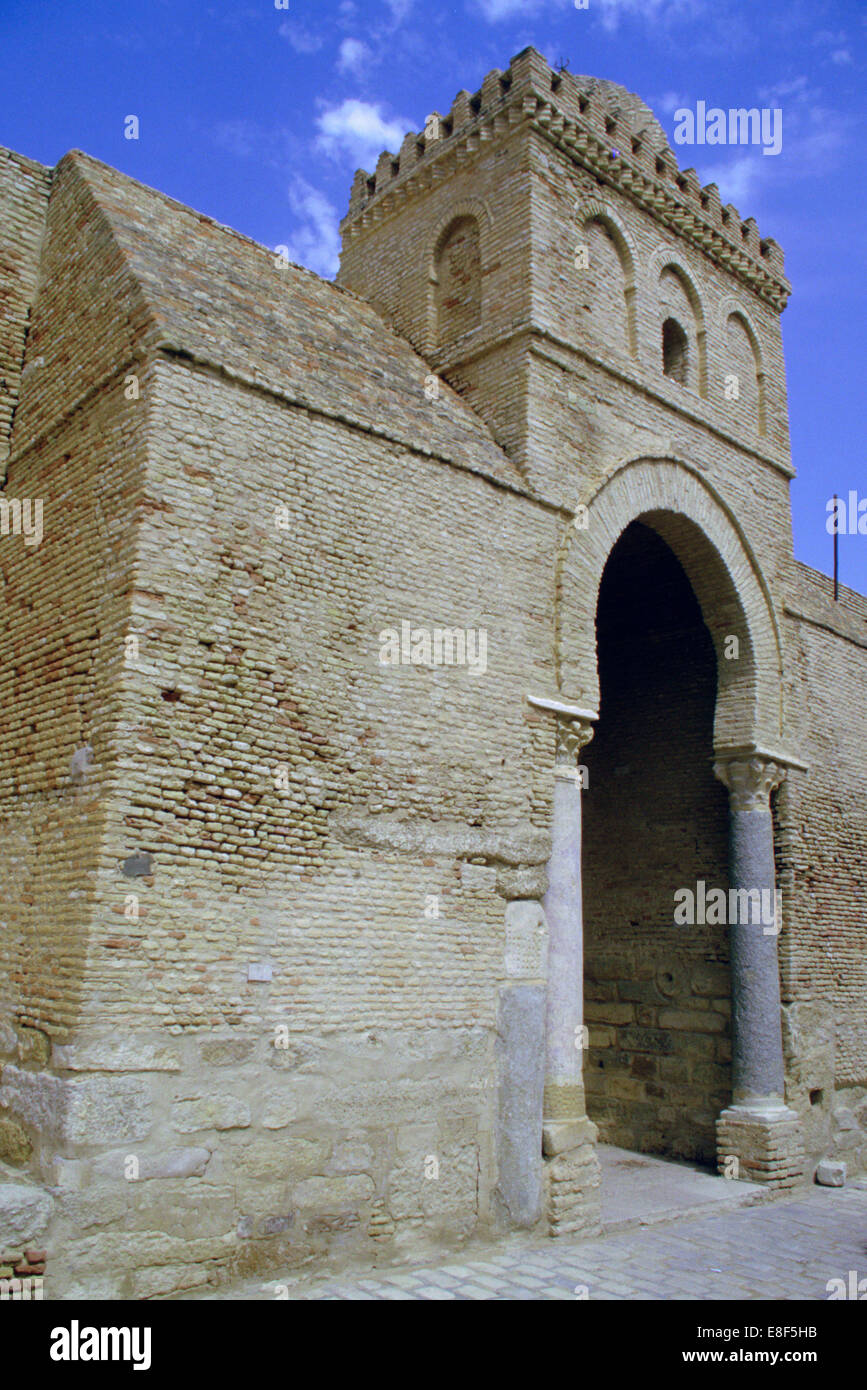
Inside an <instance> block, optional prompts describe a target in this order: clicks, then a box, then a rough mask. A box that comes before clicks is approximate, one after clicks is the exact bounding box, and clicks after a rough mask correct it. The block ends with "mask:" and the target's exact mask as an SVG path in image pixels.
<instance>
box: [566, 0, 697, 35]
mask: <svg viewBox="0 0 867 1390" xmlns="http://www.w3.org/2000/svg"><path fill="white" fill-rule="evenodd" d="M594 8H598V9H599V10H601V12H602V27H603V28H604V29H608V30H614V29H616V28H617V26H618V25H619V23H620V21H621V19H624V18H627V19H631V18H633V17H636V16H637V17H638V18H639V19H646V20H647V21H648V22H649V23H651V24H655V23H657V22H664V21H665V20H669V19H691V18H695V17H696V16H697V15H699V14H701V12H702V10H703V9H704V0H590V9H591V11H592V10H593V9H594Z"/></svg>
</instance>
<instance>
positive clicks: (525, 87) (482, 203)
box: [338, 48, 791, 556]
mask: <svg viewBox="0 0 867 1390" xmlns="http://www.w3.org/2000/svg"><path fill="white" fill-rule="evenodd" d="M342 232H343V253H342V260H341V269H340V273H339V276H338V281H339V283H340V284H342V285H344V286H346V287H347V288H349V289H351V290H353V291H355V292H356V293H358V294H359V295H361V296H362V297H364V298H365V299H367V300H368V301H369V302H371V303H372V304H373V305H374V306H375V307H376V308H377V309H378V310H379V312H380V313H382V314H383V316H384V317H385V318H386V319H387V320H388V321H389V322H390V323H391V324H392V326H393V327H394V329H395V330H396V331H397V332H399V333H400V334H402V335H404V336H405V337H407V338H408V339H409V340H410V341H411V342H412V343H413V345H414V346H415V347H416V349H417V350H418V351H419V352H420V353H421V354H422V355H423V356H424V357H425V358H426V359H427V361H429V362H430V364H431V366H432V367H433V368H434V370H435V371H437V372H438V373H440V374H441V375H442V376H443V377H444V378H445V379H446V380H448V381H449V382H450V384H451V385H452V386H454V387H455V388H456V389H457V390H458V391H460V392H461V394H462V395H463V396H464V397H465V399H466V400H467V401H468V402H469V403H470V404H471V405H472V406H473V408H474V409H475V410H476V411H477V413H478V414H479V415H480V416H481V417H482V418H483V419H484V420H485V421H486V422H487V424H488V426H489V427H490V429H491V431H492V433H493V435H494V437H495V438H496V440H497V442H498V443H499V444H500V445H501V446H502V447H503V448H504V449H505V450H506V452H507V453H508V454H509V455H510V457H511V458H512V459H513V461H514V462H515V463H516V465H517V466H518V468H519V469H520V470H521V472H522V474H523V476H524V479H525V481H526V483H527V485H528V487H529V489H530V490H531V491H532V492H534V493H535V494H537V495H538V496H540V497H544V498H545V499H546V500H547V501H550V502H551V503H553V504H554V505H557V506H562V507H565V508H567V509H570V508H573V507H574V506H575V505H576V504H577V502H579V501H580V500H581V499H582V497H584V496H586V495H587V494H588V492H589V493H592V492H593V490H594V489H595V487H598V486H599V485H600V483H601V482H602V481H603V479H604V478H605V477H606V476H608V474H609V473H610V471H611V469H612V467H614V466H615V465H616V464H617V463H618V462H619V461H623V460H625V459H629V458H634V457H637V456H639V455H642V454H643V455H647V456H653V457H660V456H672V455H677V456H678V457H681V458H685V459H686V460H687V461H688V462H689V463H691V464H692V465H694V466H695V467H698V468H700V469H702V470H707V471H711V472H713V473H714V474H715V475H716V481H717V483H718V485H719V486H720V489H721V490H722V491H723V492H724V493H726V492H728V493H731V494H732V499H731V500H732V504H733V505H734V504H735V503H736V502H737V501H738V500H740V499H739V498H738V497H737V496H735V495H734V494H737V493H738V492H742V491H743V489H744V487H748V486H752V485H753V483H751V482H750V481H749V480H748V478H749V477H750V476H752V475H754V474H756V473H757V474H758V475H760V476H761V477H762V478H763V479H764V481H763V483H762V485H761V487H762V491H763V492H765V493H766V494H767V495H768V499H767V505H768V506H770V508H771V509H772V511H773V512H774V529H775V533H776V534H777V535H778V536H781V537H782V538H783V544H782V551H784V552H787V554H788V555H789V556H790V554H791V537H790V523H789V519H788V486H787V483H788V479H789V478H790V477H791V463H790V457H789V439H788V421H787V404H786V388H785V373H784V366H783V355H782V340H781V333H780V314H781V312H782V310H783V308H784V307H785V304H786V300H787V298H788V295H789V292H790V286H789V284H788V281H787V280H786V279H785V277H784V274H783V256H782V252H781V250H780V248H779V246H778V245H777V243H776V242H774V241H772V240H762V239H760V237H759V232H758V228H757V227H756V224H755V222H754V221H753V220H752V219H747V220H746V221H744V220H743V219H742V218H741V216H740V214H739V213H738V211H737V209H736V208H734V207H732V206H730V205H729V206H727V207H723V206H721V203H720V197H719V191H718V189H717V187H716V186H715V185H713V184H711V185H709V186H708V187H705V188H702V187H701V185H700V183H699V179H698V177H697V175H696V173H695V171H694V170H693V169H687V170H685V171H683V172H682V171H681V170H680V169H679V168H678V164H677V161H676V159H675V156H674V154H673V153H672V151H671V149H670V147H669V145H668V142H667V139H666V136H665V133H664V131H663V130H662V127H661V126H660V124H659V122H658V121H657V120H656V118H655V117H654V116H653V114H652V112H651V111H650V110H649V108H648V107H647V106H646V105H645V104H644V103H643V102H642V101H641V100H640V99H639V98H638V97H636V96H634V95H632V94H631V93H629V92H627V91H626V90H625V89H624V88H623V87H620V86H618V85H616V84H615V83H612V82H608V81H603V80H600V79H597V78H590V77H577V76H574V75H573V74H571V73H569V72H555V71H553V70H552V69H551V68H550V67H549V65H548V63H547V62H546V61H545V59H544V58H543V57H542V55H541V54H539V53H538V52H536V50H535V49H532V48H530V49H525V50H524V51H523V52H522V53H520V54H518V55H517V57H515V58H514V59H513V60H512V62H511V64H510V65H509V68H508V70H507V71H505V72H499V71H494V72H491V73H489V74H488V76H487V77H486V78H485V81H484V82H483V84H482V87H481V90H480V91H479V92H477V93H476V94H475V95H474V96H470V95H469V94H468V93H467V92H465V91H461V92H459V93H458V95H457V97H456V98H455V101H454V104H453V106H452V108H451V111H450V112H449V114H448V116H446V117H441V116H439V115H438V114H437V113H434V114H433V115H432V116H431V117H430V118H429V119H428V121H427V124H426V127H425V130H424V132H423V133H421V134H415V133H411V134H408V135H407V136H406V138H405V140H404V141H403V144H402V146H401V149H400V153H399V154H398V155H394V154H391V153H389V152H385V153H383V154H382V155H381V156H380V158H379V161H378V163H377V166H376V172H375V174H373V175H372V176H369V175H368V174H366V173H365V172H364V171H359V172H358V173H357V174H356V177H355V182H354V184H353V189H352V196H351V200H350V205H349V211H348V213H347V216H346V218H345V219H344V222H343V224H342Z"/></svg>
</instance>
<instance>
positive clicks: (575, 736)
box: [534, 701, 601, 1235]
mask: <svg viewBox="0 0 867 1390" xmlns="http://www.w3.org/2000/svg"><path fill="white" fill-rule="evenodd" d="M534 703H537V702H535V701H534ZM538 703H539V704H540V705H541V704H542V702H538ZM543 707H547V708H548V709H549V710H550V711H551V712H552V713H554V714H556V716H557V749H556V755H555V765H554V820H553V827H552V844H551V859H550V862H549V864H548V891H547V893H546V894H545V899H544V908H545V917H546V920H547V923H548V990H547V1006H546V1029H545V1031H546V1040H545V1090H544V1102H543V1122H542V1151H543V1153H544V1155H545V1158H546V1159H547V1160H548V1162H547V1163H546V1173H545V1178H546V1186H547V1211H548V1228H549V1231H550V1233H551V1235H565V1234H573V1233H576V1232H581V1233H582V1234H588V1235H589V1234H592V1233H595V1232H597V1231H598V1230H599V1228H600V1211H601V1179H600V1170H599V1159H598V1157H597V1154H596V1126H595V1125H594V1124H592V1123H591V1122H590V1120H588V1118H587V1111H586V1107H585V1101H584V1081H583V1060H584V1043H585V1034H584V921H583V912H582V888H581V790H582V784H583V776H582V773H581V771H580V770H579V767H578V760H579V757H580V754H581V750H582V748H584V747H585V745H586V744H587V743H589V742H590V739H591V738H592V737H593V721H594V720H595V718H596V716H595V715H593V714H591V713H590V712H589V711H579V710H576V709H574V708H572V707H569V706H558V705H556V704H555V703H553V702H551V703H549V704H547V706H543Z"/></svg>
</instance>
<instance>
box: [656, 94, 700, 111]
mask: <svg viewBox="0 0 867 1390" xmlns="http://www.w3.org/2000/svg"><path fill="white" fill-rule="evenodd" d="M690 105H691V103H690V100H689V97H687V96H684V95H683V93H682V92H663V94H662V96H661V97H654V98H653V99H652V100H651V102H650V106H651V109H652V110H654V111H662V112H664V113H665V115H666V116H673V115H674V113H675V111H680V110H681V109H682V108H683V107H684V106H690Z"/></svg>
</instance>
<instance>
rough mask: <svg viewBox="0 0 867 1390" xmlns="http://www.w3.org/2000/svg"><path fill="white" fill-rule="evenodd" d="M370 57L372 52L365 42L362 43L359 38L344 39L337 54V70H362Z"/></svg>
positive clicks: (358, 71) (357, 71)
mask: <svg viewBox="0 0 867 1390" xmlns="http://www.w3.org/2000/svg"><path fill="white" fill-rule="evenodd" d="M372 57H373V54H372V53H371V51H370V49H369V48H368V46H367V44H366V43H362V41H361V39H344V40H343V43H342V44H341V45H340V51H339V53H338V55H337V68H338V71H339V72H355V73H360V72H363V71H364V68H365V67H366V65H367V64H368V63H369V62H370V61H371V59H372Z"/></svg>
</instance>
